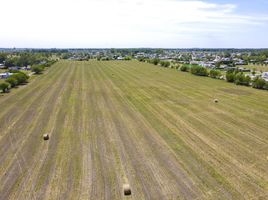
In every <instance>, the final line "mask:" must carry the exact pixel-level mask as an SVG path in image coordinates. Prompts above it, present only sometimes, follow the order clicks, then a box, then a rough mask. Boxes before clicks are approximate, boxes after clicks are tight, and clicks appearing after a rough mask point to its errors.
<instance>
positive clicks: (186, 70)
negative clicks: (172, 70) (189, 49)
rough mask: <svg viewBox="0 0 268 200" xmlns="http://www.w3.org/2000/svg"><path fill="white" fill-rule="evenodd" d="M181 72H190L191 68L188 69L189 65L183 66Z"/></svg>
mask: <svg viewBox="0 0 268 200" xmlns="http://www.w3.org/2000/svg"><path fill="white" fill-rule="evenodd" d="M180 70H181V71H182V72H188V71H189V67H188V66H187V65H182V66H181V67H180Z"/></svg>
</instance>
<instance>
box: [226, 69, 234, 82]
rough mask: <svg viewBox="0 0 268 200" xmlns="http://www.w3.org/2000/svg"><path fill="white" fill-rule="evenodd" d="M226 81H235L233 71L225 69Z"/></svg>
mask: <svg viewBox="0 0 268 200" xmlns="http://www.w3.org/2000/svg"><path fill="white" fill-rule="evenodd" d="M226 81H227V82H230V83H233V82H234V81H235V74H234V72H231V71H227V73H226Z"/></svg>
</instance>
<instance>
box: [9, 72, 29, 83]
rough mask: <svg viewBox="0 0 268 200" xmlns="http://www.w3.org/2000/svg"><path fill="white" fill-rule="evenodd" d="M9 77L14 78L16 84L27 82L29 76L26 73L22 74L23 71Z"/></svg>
mask: <svg viewBox="0 0 268 200" xmlns="http://www.w3.org/2000/svg"><path fill="white" fill-rule="evenodd" d="M10 77H11V78H15V79H16V80H17V81H18V85H21V84H24V83H26V82H27V80H28V78H29V76H27V75H26V74H24V73H23V72H20V73H17V74H13V75H12V76H10Z"/></svg>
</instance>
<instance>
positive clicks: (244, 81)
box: [234, 73, 251, 86]
mask: <svg viewBox="0 0 268 200" xmlns="http://www.w3.org/2000/svg"><path fill="white" fill-rule="evenodd" d="M250 82H251V79H250V77H248V76H245V75H244V74H243V73H237V74H236V75H235V81H234V83H235V84H236V85H246V86H249V84H250Z"/></svg>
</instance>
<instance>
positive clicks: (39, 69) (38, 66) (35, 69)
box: [32, 65, 44, 74]
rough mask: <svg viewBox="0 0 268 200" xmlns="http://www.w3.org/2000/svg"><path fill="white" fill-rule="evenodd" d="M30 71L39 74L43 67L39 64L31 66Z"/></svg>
mask: <svg viewBox="0 0 268 200" xmlns="http://www.w3.org/2000/svg"><path fill="white" fill-rule="evenodd" d="M32 71H33V72H34V73H36V74H41V73H42V72H43V71H44V67H42V66H40V65H35V66H32Z"/></svg>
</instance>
